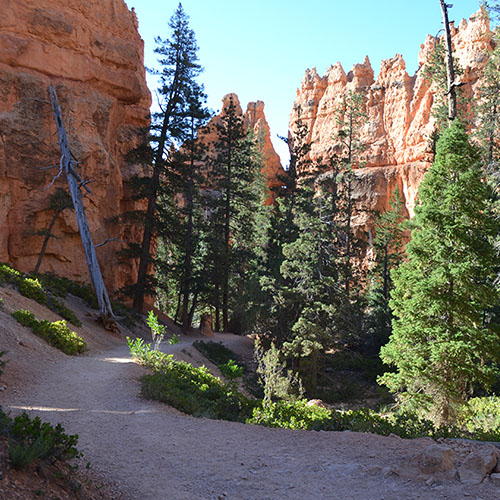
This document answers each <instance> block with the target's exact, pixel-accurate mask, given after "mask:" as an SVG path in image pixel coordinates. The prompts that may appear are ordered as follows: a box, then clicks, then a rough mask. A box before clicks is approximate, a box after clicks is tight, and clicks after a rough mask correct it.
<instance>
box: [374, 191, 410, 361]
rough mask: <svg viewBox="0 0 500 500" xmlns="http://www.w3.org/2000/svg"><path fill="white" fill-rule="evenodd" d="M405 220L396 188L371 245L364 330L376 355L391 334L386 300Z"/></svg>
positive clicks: (400, 249)
mask: <svg viewBox="0 0 500 500" xmlns="http://www.w3.org/2000/svg"><path fill="white" fill-rule="evenodd" d="M404 220H405V212H404V205H403V200H402V198H401V193H400V191H399V187H398V186H396V188H395V189H394V191H393V193H392V195H391V199H390V201H389V209H388V210H387V211H385V212H382V213H380V214H379V215H378V216H377V218H376V219H375V238H374V240H373V245H372V246H373V250H374V251H375V256H374V259H373V262H372V267H371V269H370V276H369V278H370V280H369V288H368V314H367V324H366V328H367V329H368V334H369V344H370V345H369V348H370V349H371V350H372V351H373V353H376V354H378V352H379V350H380V347H381V346H382V345H384V344H385V343H386V342H387V341H388V340H389V336H390V334H391V331H392V310H391V308H390V307H389V300H390V294H391V291H392V289H393V288H394V284H393V280H392V275H391V273H392V271H393V270H394V269H397V268H398V267H399V265H400V264H401V262H402V260H403V256H404V251H403V228H402V223H403V221H404Z"/></svg>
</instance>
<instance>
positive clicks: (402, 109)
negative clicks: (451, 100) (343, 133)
mask: <svg viewBox="0 0 500 500" xmlns="http://www.w3.org/2000/svg"><path fill="white" fill-rule="evenodd" d="M452 40H453V45H454V55H455V57H456V59H457V60H458V62H459V64H460V66H461V67H462V68H463V69H464V74H463V75H462V76H461V81H462V82H464V83H465V84H466V85H465V89H466V91H467V92H468V93H469V95H473V94H474V92H475V90H476V88H477V85H478V83H477V82H478V78H479V75H480V72H481V70H482V68H483V67H484V65H485V64H486V61H487V52H488V50H490V49H491V32H490V28H489V23H488V20H487V19H486V17H485V16H484V15H483V14H482V12H481V11H479V12H477V13H476V14H474V15H473V16H472V17H471V18H470V19H469V21H468V22H467V21H465V20H462V22H461V23H460V25H459V26H458V27H456V28H455V27H454V26H453V27H452ZM436 41H437V39H436V38H434V37H432V36H430V35H429V36H427V38H426V40H425V42H424V43H423V44H422V45H421V49H420V53H419V69H418V70H417V72H416V74H415V75H414V76H409V75H408V73H407V72H406V67H405V61H404V60H403V57H402V56H401V55H399V54H398V55H396V56H395V57H393V58H392V59H387V60H385V61H382V63H381V68H380V73H379V75H378V76H377V78H376V79H375V78H374V72H373V69H372V66H371V63H370V60H369V59H368V57H366V58H365V60H364V61H363V63H361V64H356V65H354V67H353V68H352V70H351V71H350V72H349V73H347V74H346V73H345V71H344V69H343V68H342V66H341V64H340V63H336V64H334V65H333V66H331V67H330V68H329V69H328V70H327V71H326V73H325V75H324V76H323V77H320V76H319V75H318V73H317V71H316V69H314V68H313V69H308V70H307V71H306V73H305V76H304V78H303V80H302V85H301V88H300V89H298V90H297V97H296V100H295V103H294V106H293V110H292V113H291V117H290V130H291V139H292V140H293V139H294V131H295V124H296V122H297V119H298V117H299V114H300V117H301V119H302V121H303V122H304V123H305V124H306V125H307V127H308V134H309V136H308V137H307V140H309V141H311V152H310V157H311V159H312V160H319V159H323V160H324V159H325V158H326V159H328V158H330V157H332V155H333V154H334V153H335V147H336V144H337V143H338V141H337V140H336V139H335V138H336V137H337V134H338V124H337V116H336V110H337V109H338V108H339V105H340V103H341V101H342V96H343V95H344V94H345V93H346V92H348V91H349V90H352V91H355V92H360V93H363V94H364V95H365V102H364V108H365V109H364V111H365V113H366V116H367V118H366V121H365V124H364V125H363V127H362V128H361V130H360V137H359V139H360V142H361V143H362V144H363V145H364V146H365V149H364V150H363V152H362V154H361V155H360V158H359V160H360V164H361V165H362V166H364V167H365V168H362V169H361V168H360V169H359V170H357V172H356V174H357V177H358V181H359V182H358V185H357V186H356V188H355V199H356V201H357V203H358V204H359V206H361V207H362V208H363V209H364V210H374V211H380V210H383V209H384V208H387V207H388V202H389V198H390V194H391V192H392V190H393V188H394V187H395V186H396V185H398V186H399V188H400V191H401V193H402V195H403V197H404V201H405V204H406V208H407V211H408V213H409V215H413V209H414V206H415V198H416V195H417V191H418V185H419V183H420V181H421V179H422V177H423V175H424V173H425V171H426V170H427V168H428V167H429V165H430V162H431V161H432V154H431V152H430V146H429V139H430V137H431V134H432V132H433V130H434V128H435V119H434V118H433V116H432V110H433V107H434V106H436V89H435V88H434V87H433V86H431V85H430V84H429V82H428V81H427V80H426V78H425V77H424V74H423V71H422V68H423V66H424V65H425V63H426V61H427V60H428V58H429V55H430V53H431V52H432V50H433V48H434V45H435V43H436Z"/></svg>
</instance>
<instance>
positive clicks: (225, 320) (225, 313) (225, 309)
mask: <svg viewBox="0 0 500 500" xmlns="http://www.w3.org/2000/svg"><path fill="white" fill-rule="evenodd" d="M229 133H230V134H231V133H232V131H231V130H230V131H229ZM231 161H232V141H231V136H229V143H228V154H227V186H226V207H225V211H226V213H225V216H226V217H225V225H224V249H225V253H224V282H223V284H222V287H223V288H222V326H223V328H224V331H225V332H227V331H228V328H229V266H230V259H229V253H230V238H231V180H232V178H231V175H232V172H231Z"/></svg>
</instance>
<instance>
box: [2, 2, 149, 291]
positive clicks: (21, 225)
mask: <svg viewBox="0 0 500 500" xmlns="http://www.w3.org/2000/svg"><path fill="white" fill-rule="evenodd" d="M2 6H3V9H2V16H1V18H0V96H1V98H0V261H7V262H10V263H11V264H13V265H14V266H15V267H17V268H19V269H21V270H23V271H30V270H32V269H33V267H34V265H35V262H36V259H37V256H38V253H39V251H40V248H41V245H42V241H43V238H42V237H41V236H38V235H37V232H39V231H40V230H43V229H45V228H46V227H47V225H48V221H49V220H50V218H51V217H52V211H51V210H50V209H49V197H50V195H51V194H52V193H53V192H54V191H55V189H56V187H64V188H66V185H65V179H64V178H63V177H61V178H60V179H58V180H57V181H56V182H55V184H54V186H52V188H50V189H49V184H50V183H51V180H52V178H53V177H54V176H55V175H56V174H57V172H58V165H59V157H60V152H59V148H58V144H57V135H56V134H55V131H56V129H55V124H54V119H53V116H52V111H51V108H50V104H48V103H47V101H48V91H47V88H48V86H49V85H50V84H55V85H56V88H57V93H58V96H59V101H60V104H61V108H62V112H63V119H64V121H65V125H66V129H67V133H68V136H69V141H70V146H71V149H72V153H73V154H74V156H75V158H76V159H77V160H78V162H79V169H80V173H81V175H82V177H84V178H87V179H91V180H92V183H91V184H90V185H89V187H90V188H91V190H92V192H93V195H92V196H90V197H87V198H85V208H86V211H87V217H88V219H89V224H90V229H91V233H92V236H93V238H94V243H100V242H101V241H103V240H105V239H106V238H117V239H118V240H122V239H127V240H129V241H130V240H132V241H133V240H134V239H135V240H136V241H137V240H138V236H139V234H133V233H134V229H133V228H124V227H123V226H122V225H118V224H117V223H116V222H115V220H116V217H117V216H119V215H120V214H122V213H123V212H124V211H126V210H129V209H133V208H137V207H136V202H134V201H132V199H131V193H130V192H128V191H127V188H126V185H125V181H126V180H127V178H129V177H130V176H131V175H133V174H134V173H135V172H137V171H138V168H139V167H138V166H134V165H130V164H128V163H127V162H126V161H125V160H124V158H125V155H126V154H127V152H128V151H129V150H130V149H132V148H133V147H134V146H135V145H136V144H137V142H138V140H139V139H138V138H139V136H140V130H141V128H142V127H144V126H146V125H147V123H148V121H147V114H148V112H149V106H150V102H151V98H150V93H149V91H148V89H147V87H146V81H145V70H144V62H143V52H144V45H143V41H142V40H141V38H140V36H139V34H138V32H137V19H136V16H135V13H134V12H130V11H129V9H128V8H127V6H126V4H125V2H124V1H123V0H87V1H85V2H84V1H81V0H38V1H37V2H33V1H31V0H3V2H2ZM49 166H55V168H53V169H49V170H47V169H44V168H46V167H49ZM131 232H132V234H131ZM53 233H54V234H55V235H56V236H57V238H56V239H51V241H50V243H49V245H48V249H47V253H46V255H45V257H44V261H43V263H42V268H41V271H42V272H45V271H54V272H57V273H58V274H60V275H63V276H67V277H70V278H73V279H77V280H84V281H88V279H89V278H88V271H87V267H86V263H85V258H84V254H83V250H82V246H81V242H80V239H79V235H78V229H77V223H76V219H75V215H74V213H73V212H72V211H71V210H65V211H64V212H63V213H62V215H61V216H60V217H59V219H58V221H57V223H56V225H55V227H54V229H53ZM120 246H121V243H119V242H118V241H114V242H111V243H109V244H107V245H105V246H102V247H99V248H98V249H97V254H98V258H99V260H100V263H101V267H102V270H103V274H104V278H105V281H106V284H107V285H108V287H109V288H110V289H111V290H113V289H117V288H119V287H120V286H122V285H124V284H125V283H127V282H130V277H131V276H132V277H133V276H135V272H134V269H133V268H132V264H126V265H118V264H117V260H116V254H115V252H116V250H118V249H119V248H120Z"/></svg>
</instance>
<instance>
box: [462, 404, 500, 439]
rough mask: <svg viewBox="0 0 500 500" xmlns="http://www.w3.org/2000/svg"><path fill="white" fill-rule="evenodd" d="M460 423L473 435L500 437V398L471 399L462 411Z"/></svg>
mask: <svg viewBox="0 0 500 500" xmlns="http://www.w3.org/2000/svg"><path fill="white" fill-rule="evenodd" d="M460 423H461V425H463V426H465V427H466V428H467V430H469V431H470V432H472V433H491V434H496V435H498V436H500V397H498V396H489V397H484V398H472V399H470V400H469V401H468V403H467V405H465V407H464V408H463V409H462V412H461V418H460Z"/></svg>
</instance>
